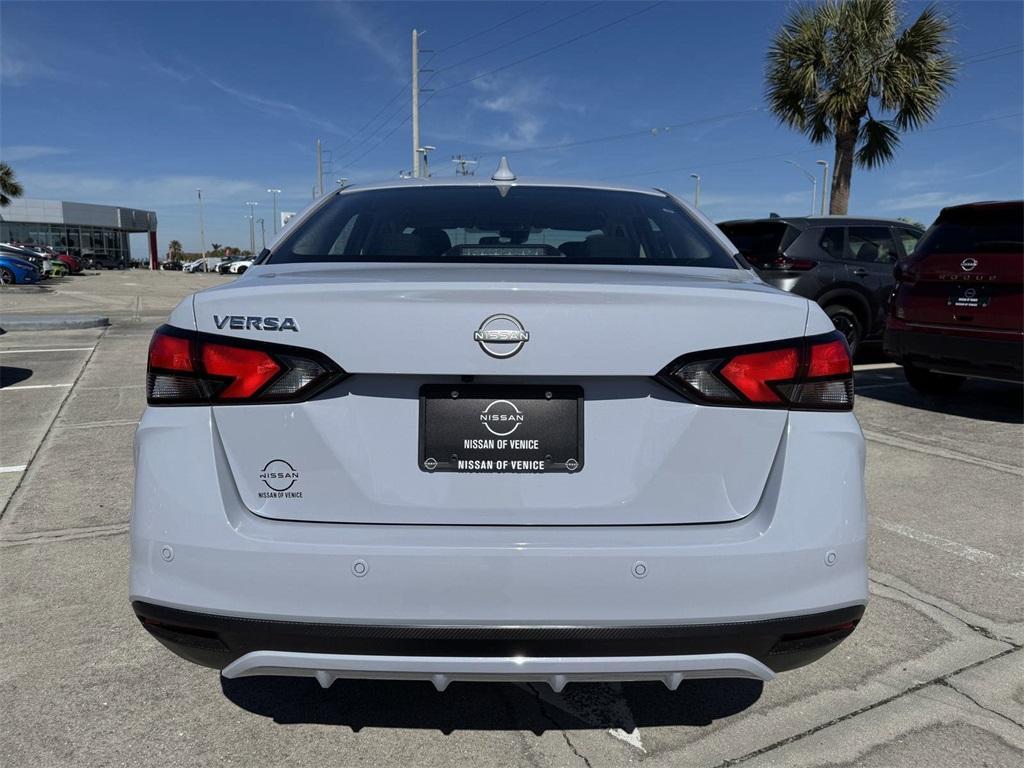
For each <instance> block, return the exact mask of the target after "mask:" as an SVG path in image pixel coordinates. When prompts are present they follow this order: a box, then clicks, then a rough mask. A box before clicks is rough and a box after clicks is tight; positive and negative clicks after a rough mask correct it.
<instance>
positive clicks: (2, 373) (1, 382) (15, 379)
mask: <svg viewBox="0 0 1024 768" xmlns="http://www.w3.org/2000/svg"><path fill="white" fill-rule="evenodd" d="M30 378H32V369H31V368H16V367H15V366H13V365H0V389H3V388H4V387H9V386H11V385H12V384H18V383H20V382H22V381H25V380H26V379H30Z"/></svg>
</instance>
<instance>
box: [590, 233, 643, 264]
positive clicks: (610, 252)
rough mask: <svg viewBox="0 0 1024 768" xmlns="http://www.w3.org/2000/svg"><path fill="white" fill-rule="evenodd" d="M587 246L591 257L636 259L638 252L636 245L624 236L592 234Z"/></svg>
mask: <svg viewBox="0 0 1024 768" xmlns="http://www.w3.org/2000/svg"><path fill="white" fill-rule="evenodd" d="M586 246H587V251H586V253H587V257H588V258H591V259H635V258H636V253H637V249H636V246H635V245H633V243H631V242H630V241H629V240H627V239H626V238H624V237H610V236H608V235H590V236H589V237H587V240H586Z"/></svg>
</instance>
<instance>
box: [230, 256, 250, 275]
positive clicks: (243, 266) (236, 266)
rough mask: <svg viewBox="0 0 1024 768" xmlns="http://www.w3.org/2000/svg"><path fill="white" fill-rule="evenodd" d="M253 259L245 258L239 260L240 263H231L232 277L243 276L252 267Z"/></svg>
mask: <svg viewBox="0 0 1024 768" xmlns="http://www.w3.org/2000/svg"><path fill="white" fill-rule="evenodd" d="M252 262H253V259H251V258H245V259H239V260H238V261H233V262H231V266H230V267H228V272H230V273H231V274H232V275H242V274H245V271H246V270H247V269H248V268H249V267H251V266H252Z"/></svg>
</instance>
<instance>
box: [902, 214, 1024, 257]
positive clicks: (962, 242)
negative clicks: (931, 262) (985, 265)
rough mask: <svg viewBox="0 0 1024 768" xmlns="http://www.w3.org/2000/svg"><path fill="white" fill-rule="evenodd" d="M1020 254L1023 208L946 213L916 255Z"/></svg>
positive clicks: (1023, 239)
mask: <svg viewBox="0 0 1024 768" xmlns="http://www.w3.org/2000/svg"><path fill="white" fill-rule="evenodd" d="M1021 251H1024V204H1022V205H1019V206H999V207H993V208H991V209H984V208H961V209H956V210H952V211H945V212H943V214H942V215H941V216H940V217H939V219H938V220H937V221H936V222H935V223H934V224H933V225H932V226H931V227H930V228H929V230H928V231H927V232H926V233H925V235H924V237H923V238H921V242H919V243H918V244H917V248H916V250H915V251H914V255H915V256H925V255H928V254H931V253H1019V252H1021Z"/></svg>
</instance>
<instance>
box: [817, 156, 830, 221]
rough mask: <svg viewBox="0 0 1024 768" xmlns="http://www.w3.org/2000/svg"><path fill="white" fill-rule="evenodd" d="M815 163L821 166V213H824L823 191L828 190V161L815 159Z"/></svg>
mask: <svg viewBox="0 0 1024 768" xmlns="http://www.w3.org/2000/svg"><path fill="white" fill-rule="evenodd" d="M814 164H815V165H820V166H822V171H821V215H822V216H824V215H825V193H826V192H827V191H828V161H826V160H815V161H814Z"/></svg>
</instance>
